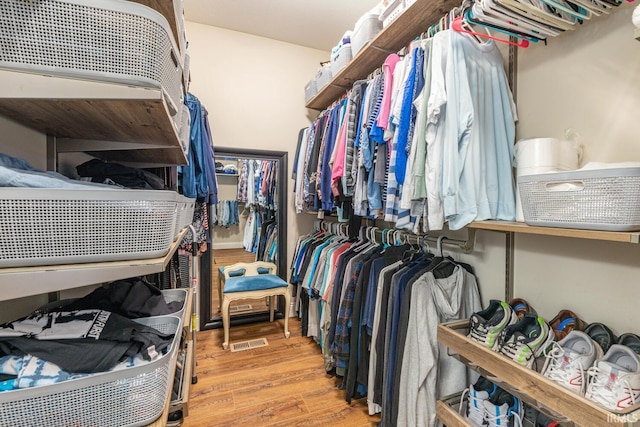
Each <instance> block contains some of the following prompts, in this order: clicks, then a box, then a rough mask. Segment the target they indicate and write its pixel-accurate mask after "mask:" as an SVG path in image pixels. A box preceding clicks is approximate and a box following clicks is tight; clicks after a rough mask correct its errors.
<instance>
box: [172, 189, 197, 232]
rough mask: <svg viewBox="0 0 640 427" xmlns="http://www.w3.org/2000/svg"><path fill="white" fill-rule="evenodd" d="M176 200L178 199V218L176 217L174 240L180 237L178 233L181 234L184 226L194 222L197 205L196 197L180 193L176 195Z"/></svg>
mask: <svg viewBox="0 0 640 427" xmlns="http://www.w3.org/2000/svg"><path fill="white" fill-rule="evenodd" d="M176 200H177V202H176V203H177V219H176V228H175V232H174V237H173V239H174V240H176V239H177V238H178V234H180V231H181V230H182V229H183V228H185V227H186V226H188V225H191V224H192V223H193V212H194V210H195V206H196V201H195V199H190V198H188V197H184V196H182V195H180V194H178V195H177V196H176Z"/></svg>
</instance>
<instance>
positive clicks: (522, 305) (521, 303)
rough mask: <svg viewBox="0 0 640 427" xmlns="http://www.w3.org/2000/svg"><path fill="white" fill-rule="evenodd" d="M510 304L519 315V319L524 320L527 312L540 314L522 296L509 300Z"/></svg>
mask: <svg viewBox="0 0 640 427" xmlns="http://www.w3.org/2000/svg"><path fill="white" fill-rule="evenodd" d="M509 305H510V306H511V308H513V311H514V312H515V313H516V316H518V320H522V318H523V317H524V315H525V314H527V313H531V314H538V313H536V310H535V309H534V308H533V307H531V306H530V305H529V303H528V302H527V301H526V300H524V299H522V298H514V299H512V300H511V301H510V302H509Z"/></svg>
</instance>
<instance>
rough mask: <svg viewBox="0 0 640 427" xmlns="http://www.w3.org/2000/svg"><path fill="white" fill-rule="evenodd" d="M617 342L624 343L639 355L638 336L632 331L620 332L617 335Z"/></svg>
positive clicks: (639, 340)
mask: <svg viewBox="0 0 640 427" xmlns="http://www.w3.org/2000/svg"><path fill="white" fill-rule="evenodd" d="M617 342H618V344H620V345H626V346H627V347H629V348H630V349H631V350H633V351H635V352H636V353H637V354H639V355H640V336H638V335H636V334H632V333H626V334H622V335H620V336H619V337H618V341H617Z"/></svg>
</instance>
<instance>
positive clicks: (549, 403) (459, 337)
mask: <svg viewBox="0 0 640 427" xmlns="http://www.w3.org/2000/svg"><path fill="white" fill-rule="evenodd" d="M468 323H469V322H468V321H467V320H464V321H457V322H451V323H445V324H441V325H438V341H439V342H440V343H441V344H444V345H446V346H447V347H448V348H449V350H450V352H454V353H456V356H457V357H458V358H459V359H460V360H461V361H462V362H464V363H466V364H467V365H468V366H470V367H471V368H473V369H475V370H477V371H479V372H480V373H481V374H482V375H484V376H485V377H488V379H489V380H491V381H493V382H495V383H496V384H497V385H499V386H500V387H502V388H504V389H505V390H506V391H508V392H510V393H512V394H514V395H516V396H518V397H519V398H521V399H522V400H523V401H525V402H527V403H529V404H531V405H532V406H534V407H538V408H541V409H543V410H545V412H547V413H549V414H561V417H562V418H565V420H562V421H561V420H559V421H561V424H562V425H566V424H567V423H566V422H565V421H566V420H570V421H571V422H573V423H574V424H576V425H581V426H596V425H597V426H604V425H608V423H609V422H610V420H611V415H612V414H616V415H621V414H631V413H633V412H634V411H637V410H638V407H637V406H636V407H634V408H633V409H627V410H625V411H621V412H615V413H613V412H610V411H607V410H606V409H604V408H601V407H600V406H598V405H597V404H595V403H593V402H591V401H590V400H588V399H586V398H584V397H583V396H579V395H577V394H574V393H572V392H570V391H569V390H567V389H565V388H564V387H562V386H561V385H559V384H557V383H555V382H553V381H551V380H549V379H547V378H545V377H543V376H542V375H540V374H539V373H538V372H536V371H534V370H531V369H529V368H527V367H525V366H521V365H519V364H517V363H515V362H513V361H511V360H509V359H507V358H506V357H504V356H502V355H501V354H499V353H496V352H494V351H492V350H490V349H488V348H486V347H483V346H482V345H480V344H478V343H476V342H475V341H472V340H470V339H469V338H467V337H466V336H465V335H464V334H463V333H462V332H461V331H464V330H466V328H467V327H468ZM637 413H638V412H637ZM629 418H635V417H629Z"/></svg>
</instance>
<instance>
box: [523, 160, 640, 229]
mask: <svg viewBox="0 0 640 427" xmlns="http://www.w3.org/2000/svg"><path fill="white" fill-rule="evenodd" d="M518 188H519V191H520V197H521V199H522V208H523V212H524V221H525V222H526V223H527V224H529V225H536V226H543V227H563V228H581V229H587V230H603V231H635V230H640V199H639V198H640V168H616V169H599V170H585V171H580V170H578V171H571V172H560V173H548V174H541V175H524V176H519V177H518Z"/></svg>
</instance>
